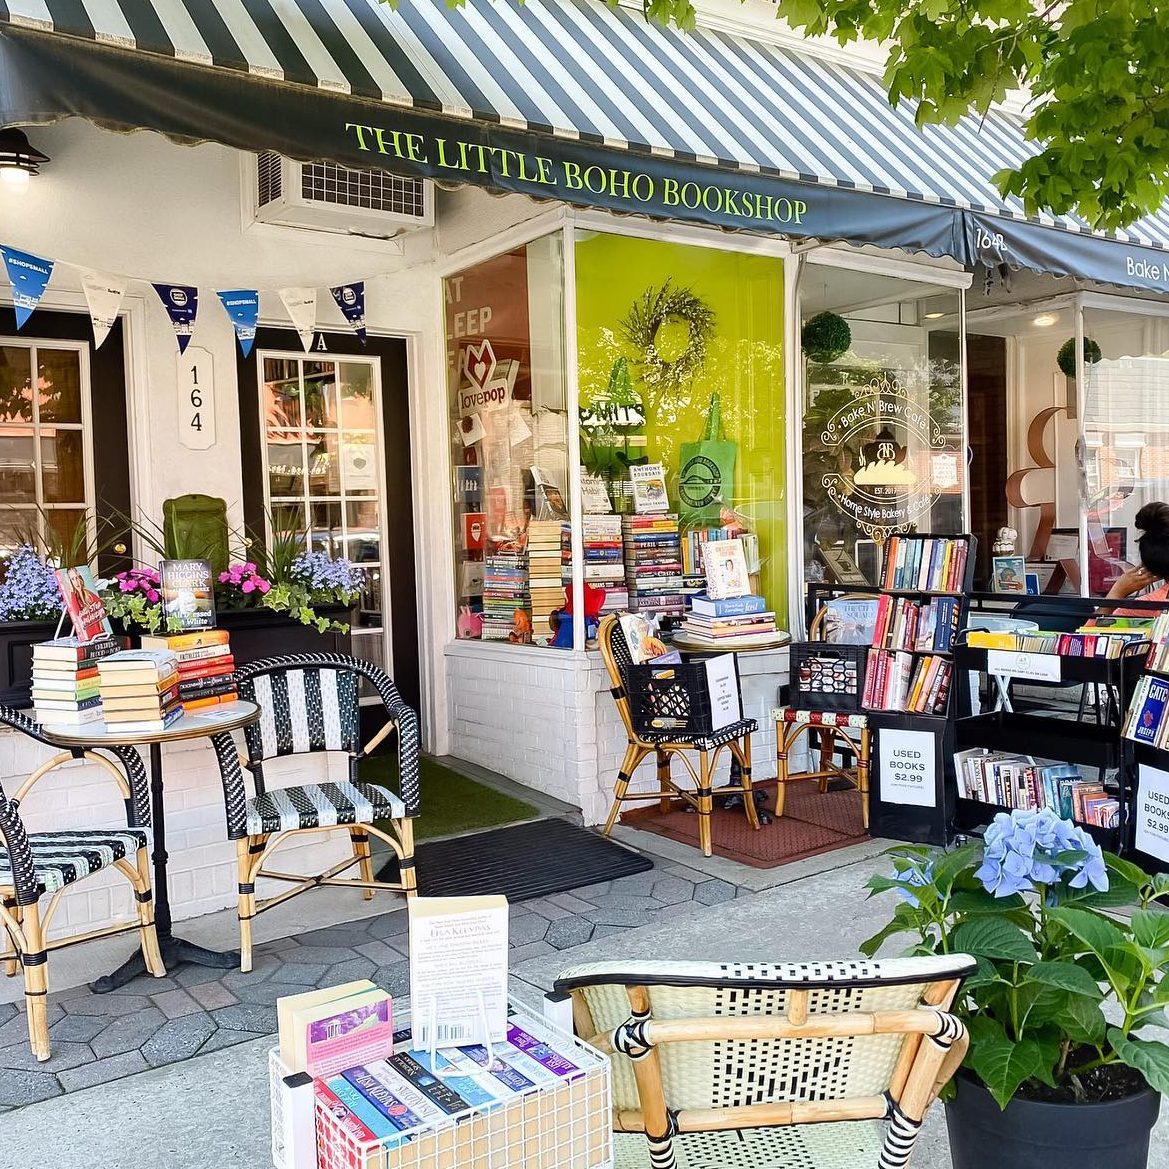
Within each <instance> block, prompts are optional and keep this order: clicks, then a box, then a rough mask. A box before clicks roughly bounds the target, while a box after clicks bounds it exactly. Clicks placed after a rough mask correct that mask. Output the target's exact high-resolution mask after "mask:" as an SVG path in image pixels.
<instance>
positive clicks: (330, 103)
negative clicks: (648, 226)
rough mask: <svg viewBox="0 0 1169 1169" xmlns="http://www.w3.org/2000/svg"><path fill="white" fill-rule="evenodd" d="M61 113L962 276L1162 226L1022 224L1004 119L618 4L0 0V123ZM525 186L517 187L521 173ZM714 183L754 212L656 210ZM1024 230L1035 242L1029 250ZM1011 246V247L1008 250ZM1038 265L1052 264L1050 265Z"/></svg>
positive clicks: (705, 205)
mask: <svg viewBox="0 0 1169 1169" xmlns="http://www.w3.org/2000/svg"><path fill="white" fill-rule="evenodd" d="M310 98H311V99H313V100H312V102H310V101H309V99H310ZM233 103H234V104H233ZM70 114H80V115H82V116H86V117H89V118H91V119H93V120H94V121H96V122H99V123H101V124H106V125H112V126H116V127H119V128H128V127H131V126H133V127H135V128H137V127H145V128H149V129H157V130H160V131H162V132H164V133H169V134H172V135H174V136H176V137H181V138H185V139H195V140H198V139H205V140H211V141H220V142H224V143H226V144H227V145H231V146H236V147H238V148H241V149H250V150H262V149H275V150H279V151H280V152H281V153H284V154H289V155H291V156H293V157H301V158H333V159H335V160H337V161H340V162H349V163H355V162H358V161H364V162H365V163H366V164H380V165H385V166H386V167H387V168H388V169H392V170H400V171H403V172H413V173H428V174H432V175H434V176H436V177H446V178H454V179H462V180H464V181H472V182H480V183H482V184H483V185H489V186H494V187H496V188H498V189H503V190H527V192H528V193H531V194H542V195H545V196H551V197H561V198H565V199H566V200H568V201H571V202H577V203H591V204H594V205H600V206H610V207H619V209H622V210H633V211H642V212H644V213H647V214H659V215H667V214H669V215H670V216H671V217H675V218H682V219H690V220H693V221H697V222H715V223H719V224H720V225H722V226H742V227H748V228H753V229H761V228H762V229H770V230H775V231H779V232H781V233H782V234H785V235H795V236H801V235H803V236H816V237H818V238H832V239H848V240H851V241H852V242H875V243H880V244H886V245H889V246H906V247H911V248H915V249H918V250H923V251H927V252H931V253H932V254H935V255H953V256H955V257H956V258H958V259H960V260H963V261H964V262H971V261H972V260H973V259H975V258H977V257H978V256H981V257H983V258H987V259H998V260H1005V261H1007V262H1012V261H1018V262H1019V263H1022V264H1024V265H1025V266H1028V267H1033V266H1037V265H1038V261H1037V257H1045V253H1046V252H1048V251H1053V252H1055V253H1058V252H1059V251H1060V248H1061V246H1062V245H1061V244H1059V243H1058V241H1059V240H1060V238H1061V237H1064V236H1068V235H1078V236H1079V237H1080V238H1079V239H1078V240H1077V241H1076V245H1075V246H1076V249H1078V250H1077V251H1076V256H1077V260H1076V263H1077V264H1078V263H1079V262H1080V260H1081V259H1082V257H1083V255H1084V254H1085V247H1087V250H1088V252H1092V249H1093V248H1094V247H1095V246H1096V245H1098V244H1103V245H1105V246H1106V247H1108V248H1109V249H1116V245H1117V244H1120V245H1121V249H1123V248H1124V247H1125V245H1128V249H1129V250H1131V249H1132V245H1136V247H1137V248H1144V249H1162V248H1166V247H1169V215H1166V214H1164V213H1161V214H1158V215H1155V216H1151V217H1149V218H1147V219H1145V220H1143V221H1141V222H1140V223H1138V224H1136V225H1134V226H1133V227H1132V228H1130V229H1129V230H1128V231H1127V232H1125V233H1123V234H1121V235H1118V236H1116V237H1104V236H1097V235H1092V234H1091V233H1090V232H1089V231H1088V229H1087V226H1086V225H1085V224H1083V223H1080V222H1077V221H1075V220H1074V219H1070V218H1062V219H1051V218H1046V219H1044V218H1040V219H1032V220H1030V221H1027V220H1025V217H1024V216H1023V212H1022V208H1021V206H1020V205H1019V204H1018V203H1017V202H1015V201H1014V200H1012V199H1004V198H1003V197H1001V196H1000V195H999V194H998V192H997V190H996V189H995V186H994V182H993V176H994V175H995V173H996V172H998V171H999V170H1001V169H1003V168H1004V167H1013V166H1016V165H1017V164H1018V163H1020V162H1021V161H1022V160H1024V159H1025V158H1026V157H1028V155H1029V154H1030V153H1031V152H1032V147H1031V146H1030V145H1029V144H1028V143H1027V142H1026V141H1025V140H1024V137H1023V134H1022V128H1021V124H1020V122H1019V121H1018V120H1017V119H1015V118H1014V117H1012V116H1011V115H1009V114H1007V113H1004V112H996V113H992V114H991V115H990V116H988V117H986V118H985V119H981V120H978V119H974V118H965V119H963V120H962V121H961V122H960V123H959V124H958V125H957V126H955V127H952V128H939V127H926V128H925V129H918V128H917V127H916V126H915V125H914V120H913V106H912V103H903V104H902V105H901V106H900V107H898V108H897V109H892V108H890V106H889V104H888V101H887V99H886V95H885V91H884V89H883V87H882V85H881V80H880V77H879V75H876V74H874V73H871V72H867V71H865V70H863V69H861V68H853V67H849V66H845V65H843V64H840V63H837V62H835V61H829V60H825V59H822V58H819V57H816V56H813V55H811V54H810V53H806V52H802V51H797V50H794V49H792V48H788V47H780V46H778V45H777V44H771V43H764V42H763V41H760V40H750V39H747V38H745V37H742V36H738V35H733V34H731V33H728V32H722V31H716V30H713V29H709V28H700V29H698V30H697V31H695V32H692V33H679V32H676V31H673V30H664V29H661V28H658V27H656V26H653V25H650V24H648V23H646V21H645V20H644V19H643V18H642V16H641V14H640V11H639V10H634V9H629V8H623V7H622V8H617V9H609V8H608V7H606V6H605V5H604V4H602V3H599V2H598V0H527V2H526V3H524V4H522V5H520V4H517V3H514V2H512V0H468V3H467V4H466V5H465V6H464V7H462V8H458V9H450V8H448V7H447V6H446V4H445V2H444V0H400V3H399V4H398V6H397V7H396V8H394V9H392V8H390V7H389V5H387V4H383V3H379V2H378V0H0V121H3V122H6V123H9V124H11V123H14V122H18V121H22V122H37V121H46V120H51V119H53V118H58V117H62V116H68V115H70ZM346 123H349V124H350V125H353V124H360V125H364V126H367V127H369V128H370V132H371V134H372V132H373V129H374V128H379V129H381V130H382V131H383V133H387V134H388V133H392V132H393V131H395V130H398V131H400V132H401V133H403V134H414V133H417V134H419V135H420V136H421V137H422V138H423V139H424V140H425V143H426V148H425V150H423V148H422V147H420V146H419V147H417V148H416V149H414V150H406V151H401V150H399V152H398V153H392V152H389V153H386V152H377V151H375V152H374V153H375V154H377V155H378V156H377V157H373V156H371V154H370V152H369V150H368V148H366V149H363V150H359V151H355V149H354V148H355V147H357V146H359V145H360V143H359V142H358V141H356V140H355V132H354V131H352V130H350V131H346V130H344V129H343V127H344V126H345V125H346ZM468 127H470V128H473V132H470V133H468V132H467V130H466V128H468ZM461 128H462V129H461ZM356 137H357V138H361V135H359V134H358V135H357V136H356ZM438 138H442V139H443V140H444V141H445V142H448V143H451V144H452V145H453V144H454V143H455V142H456V140H463V141H467V142H470V143H472V144H473V145H472V150H473V151H478V150H479V149H480V148H481V147H482V148H483V149H486V150H487V151H489V152H496V151H499V150H502V151H503V152H505V153H506V152H507V151H509V150H514V151H519V152H524V151H529V152H531V153H533V154H535V153H542V154H543V155H544V156H547V157H550V158H551V159H553V160H554V161H555V162H556V164H557V166H558V167H559V165H560V163H562V162H563V161H564V160H568V161H569V163H570V164H575V165H581V166H586V167H587V166H588V165H591V164H596V165H599V166H601V167H602V168H612V167H618V168H621V167H625V168H628V169H629V170H631V171H633V170H639V171H645V173H646V174H648V175H649V176H650V178H651V179H653V180H655V194H656V196H657V198H655V199H646V200H642V202H643V203H644V205H643V206H637V205H635V204H636V202H637V200H636V199H634V200H633V204H632V205H625V206H619V205H620V202H621V201H620V199H618V198H617V195H620V194H622V190H621V189H620V188H619V189H618V190H617V192H616V193H614V192H613V191H607V192H605V191H602V192H596V191H593V190H590V189H589V188H588V185H587V184H583V183H582V184H581V185H579V186H577V187H573V186H572V184H571V183H565V182H560V183H556V184H551V183H547V182H544V183H541V182H539V181H537V182H536V183H535V184H534V185H533V183H532V182H531V181H527V182H526V184H525V178H524V175H520V174H516V173H501V171H506V170H507V169H508V167H507V166H506V165H503V166H501V156H500V155H499V154H498V153H493V154H492V155H491V158H490V162H489V164H485V163H484V162H483V158H484V157H485V156H480V155H478V154H474V153H473V155H472V158H471V160H470V162H469V163H467V160H466V158H464V159H463V161H464V163H466V165H465V166H464V167H463V168H462V169H461V170H457V169H452V168H450V167H443V166H442V165H441V162H442V159H441V158H439V157H438V156H437V147H436V140H437V139H438ZM378 141H379V142H380V143H382V144H383V145H384V142H385V138H384V137H382V138H380V139H379V140H378ZM423 153H425V156H426V157H425V160H422V159H421V158H420V157H414V156H415V155H417V156H421V155H422V154H423ZM631 155H632V156H635V158H636V159H637V160H638V161H636V163H631V162H630V161H629V157H630V156H631ZM361 156H363V157H361ZM622 158H624V161H622ZM512 162H513V166H512V170H513V171H514V170H516V169H519V168H518V163H517V162H516V161H515V160H514V159H513V160H512ZM477 164H478V165H477ZM671 168H672V169H671ZM715 168H717V169H715ZM444 171H445V173H444ZM728 172H729V173H730V174H733V175H734V180H733V183H731V180H730V179H729V178H727V175H728ZM525 173H526V174H527V175H528V177H529V179H530V178H531V177H532V176H536V177H537V178H538V177H539V168H538V167H536V166H535V165H530V166H528V167H527V168H526V170H525ZM557 173H559V174H560V176H561V177H562V178H563V177H564V172H563V171H562V170H559V171H558V172H557ZM719 174H721V175H722V176H723V179H724V180H725V181H726V182H727V183H730V184H731V185H730V186H729V187H728V188H725V189H729V190H731V191H732V192H739V193H745V197H746V198H747V204H746V211H747V212H754V213H755V214H748V213H744V209H743V207H742V206H741V205H740V204H739V203H738V202H737V201H733V202H732V203H730V204H727V196H726V194H725V189H724V193H723V194H720V195H717V196H716V195H710V196H709V198H707V199H706V200H705V202H704V201H703V200H702V199H701V198H700V199H699V205H697V206H695V207H688V206H685V205H683V201H682V200H677V201H676V202H675V203H674V204H673V205H671V204H670V203H669V202H668V201H667V202H666V203H665V204H664V205H661V196H662V194H663V191H666V192H668V191H670V190H672V188H670V187H669V186H668V180H669V178H670V176H671V175H674V176H675V180H676V181H677V182H679V183H680V184H681V183H684V182H687V181H693V182H695V183H697V184H698V188H696V189H699V191H700V194H701V189H702V188H703V187H704V186H711V185H712V184H714V186H717V185H718V182H719V180H718V179H717V177H712V176H717V175H719ZM570 177H571V176H570ZM624 181H625V182H626V183H627V182H628V180H627V179H626V180H624ZM801 191H802V192H803V193H804V194H803V199H802V203H803V204H806V209H805V210H806V215H803V216H801V215H800V214H799V213H798V210H795V211H793V210H792V209H791V208H790V207H787V209H786V211H785V212H784V213H775V214H772V215H766V214H764V213H763V212H764V211H767V210H774V208H773V206H772V204H764V203H762V202H760V201H758V199H760V198H762V197H763V196H765V195H766V194H768V193H770V194H772V195H773V197H774V198H775V199H776V200H781V199H786V200H788V202H789V203H792V202H794V203H796V204H800V203H801V198H800V192H801ZM624 193H625V194H626V195H628V194H629V192H628V191H627V190H626V191H625V192H624ZM846 193H847V194H848V195H850V196H851V198H850V199H848V200H846V199H844V198H842V196H843V195H845V194H846ZM756 197H758V198H756ZM858 200H859V201H858ZM692 201H693V200H692ZM626 203H629V200H628V199H627V200H626ZM711 203H718V204H719V206H718V207H717V208H712V206H711V205H710V204H711ZM724 204H727V205H724ZM728 206H729V210H728ZM782 206H785V207H786V205H782ZM785 215H786V221H785ZM989 217H993V219H991V218H989ZM736 218H739V219H741V220H742V222H735V220H736ZM801 220H802V222H801ZM866 225H867V227H866ZM979 225H981V226H982V227H983V228H984V229H985V228H987V227H989V228H990V229H991V230H989V231H985V230H984V235H986V236H987V237H988V238H989V239H990V240H992V241H993V240H994V239H995V238H996V237H1002V238H1003V240H1004V241H1005V242H1003V245H1002V246H1003V248H1004V249H1006V252H1007V253H1008V254H1003V255H999V256H997V257H996V256H995V255H994V254H993V247H992V246H987V245H986V244H985V243H981V238H982V237H980V236H979V235H978V227H979ZM1004 227H1005V231H1004V230H1002V228H1004ZM1033 228H1047V229H1057V230H1047V231H1043V232H1042V233H1041V234H1040V235H1038V236H1037V235H1035V234H1034V233H1033V232H1031V234H1028V231H1030V229H1033ZM1020 230H1022V231H1023V240H1024V243H1023V244H1022V245H1020V246H1018V247H1016V248H1015V249H1014V250H1013V251H1012V250H1011V241H1012V240H1014V241H1016V242H1017V241H1018V239H1019V238H1020V237H1019V233H1020ZM1121 249H1116V250H1117V251H1120V250H1121ZM1093 254H1094V253H1093ZM1038 266H1041V268H1042V269H1043V270H1051V271H1056V272H1058V273H1059V274H1066V273H1065V271H1064V269H1067V268H1068V264H1064V265H1063V266H1062V267H1061V264H1060V261H1059V259H1058V258H1055V259H1053V260H1051V261H1050V262H1049V261H1048V260H1047V259H1046V258H1043V262H1042V264H1041V265H1038ZM1124 268H1125V264H1124V261H1123V260H1121V261H1119V269H1118V271H1121V272H1123V270H1124ZM1070 271H1071V273H1072V274H1077V272H1076V268H1075V267H1074V266H1073V267H1072V268H1071V269H1070ZM1079 274H1083V275H1091V274H1092V273H1087V272H1085V273H1079ZM1100 278H1104V279H1109V278H1112V277H1110V276H1102V277H1100ZM1118 282H1121V283H1126V282H1127V283H1131V281H1123V280H1120V281H1118Z"/></svg>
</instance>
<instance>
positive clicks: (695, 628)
mask: <svg viewBox="0 0 1169 1169" xmlns="http://www.w3.org/2000/svg"><path fill="white" fill-rule="evenodd" d="M681 632H682V634H683V635H684V637H685V639H686V641H687V642H692V643H693V644H695V645H699V646H710V647H711V648H718V647H719V646H720V645H725V644H726V643H727V642H734V643H735V648H736V649H749V648H750V647H751V646H752V645H754V644H759V645H771V644H772V643H774V641H775V638H776V633H777V629H776V626H775V613H774V612H771V611H769V610H768V608H767V601H766V599H765V598H763V597H761V596H758V595H757V594H754V593H747V594H745V595H744V596H741V597H722V598H715V597H709V596H707V595H706V594H705V593H700V594H699V595H698V596H696V597H694V598H693V599H692V600H691V602H690V612H688V613H687V614H686V620H685V621H683V622H682V629H681Z"/></svg>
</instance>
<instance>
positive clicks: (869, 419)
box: [801, 264, 967, 585]
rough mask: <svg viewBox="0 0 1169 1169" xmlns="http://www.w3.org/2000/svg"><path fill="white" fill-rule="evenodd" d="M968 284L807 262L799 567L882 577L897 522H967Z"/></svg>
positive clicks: (935, 525) (953, 528)
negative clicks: (963, 287)
mask: <svg viewBox="0 0 1169 1169" xmlns="http://www.w3.org/2000/svg"><path fill="white" fill-rule="evenodd" d="M961 312H962V305H961V293H960V292H959V291H957V290H955V289H949V288H940V287H938V286H937V285H933V284H926V283H917V282H914V281H911V280H906V279H901V278H894V277H889V276H883V275H878V274H875V273H866V272H855V271H848V270H844V269H837V268H829V267H826V266H817V265H814V264H809V265H808V267H807V269H806V270H805V272H804V274H803V276H802V278H801V313H802V320H801V343H802V350H803V354H802V356H803V395H804V401H803V467H802V472H803V496H804V499H803V503H804V507H803V511H804V570H805V576H806V579H807V580H808V581H828V582H830V583H835V584H845V585H847V584H858V585H859V584H876V583H878V582H877V575H878V567H879V564H880V558H881V546H882V544H883V543H884V542H885V540H886V539H888V537H889V536H890V535H892V534H893V533H894V532H932V533H936V534H938V535H947V534H953V533H957V532H962V531H965V530H967V528H966V525H965V518H964V517H965V515H966V510H965V505H964V497H965V492H966V482H967V476H966V449H967V443H966V440H965V420H964V410H963V398H962V395H963V377H962V365H961V361H962V345H961V341H960V336H961Z"/></svg>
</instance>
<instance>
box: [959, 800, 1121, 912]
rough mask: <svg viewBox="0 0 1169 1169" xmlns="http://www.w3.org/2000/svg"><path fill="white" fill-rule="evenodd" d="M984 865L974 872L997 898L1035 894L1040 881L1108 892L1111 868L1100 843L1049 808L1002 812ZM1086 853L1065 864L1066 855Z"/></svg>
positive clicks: (994, 824) (990, 833)
mask: <svg viewBox="0 0 1169 1169" xmlns="http://www.w3.org/2000/svg"><path fill="white" fill-rule="evenodd" d="M983 844H984V847H983V857H982V865H981V866H980V867H979V869H978V871H977V872H976V873H975V874H974V875H975V877H976V878H977V879H978V880H979V881H981V882H982V885H983V888H984V889H986V891H987V892H988V893H992V894H994V896H995V897H1010V896H1011V895H1012V894H1014V893H1029V892H1032V891H1033V890H1034V888H1035V886H1036V885H1053V884H1056V883H1058V882H1059V881H1061V880H1066V881H1067V883H1068V885H1069V886H1070V887H1071V888H1073V889H1084V888H1086V887H1087V886H1088V885H1091V886H1092V887H1093V888H1094V889H1097V890H1099V891H1100V892H1104V891H1106V890H1107V888H1108V871H1107V869H1106V867H1105V865H1104V856H1103V854H1102V853H1101V851H1100V846H1099V845H1098V844H1097V843H1096V842H1095V841H1094V840H1093V839H1092V838H1091V836H1089V835H1088V833H1087V832H1086V831H1085V830H1084V829H1083V828H1081V827H1079V825H1076V824H1073V823H1072V822H1071V821H1070V820H1061V819H1060V817H1059V816H1057V815H1056V814H1055V813H1054V812H1053V811H1051V810H1050V809H1049V808H1044V809H1042V810H1041V811H1034V812H1024V811H1014V812H1011V813H1009V814H1008V813H1006V812H1000V813H999V814H998V815H997V816H995V818H994V820H993V821H992V822H991V824H990V827H988V828H987V830H986V835H985V837H984V841H983ZM1068 852H1079V853H1083V854H1084V855H1083V856H1082V857H1081V858H1080V859H1079V860H1075V861H1072V862H1071V863H1070V864H1065V863H1062V862H1059V861H1057V859H1056V858H1057V857H1058V856H1059V855H1060V854H1061V853H1068Z"/></svg>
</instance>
